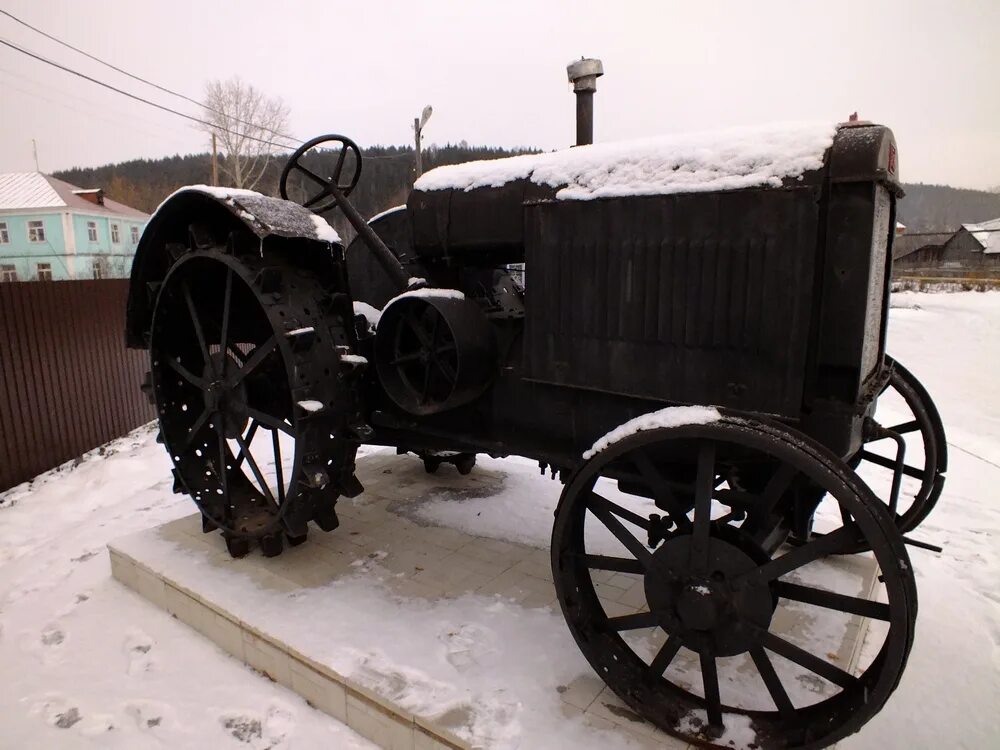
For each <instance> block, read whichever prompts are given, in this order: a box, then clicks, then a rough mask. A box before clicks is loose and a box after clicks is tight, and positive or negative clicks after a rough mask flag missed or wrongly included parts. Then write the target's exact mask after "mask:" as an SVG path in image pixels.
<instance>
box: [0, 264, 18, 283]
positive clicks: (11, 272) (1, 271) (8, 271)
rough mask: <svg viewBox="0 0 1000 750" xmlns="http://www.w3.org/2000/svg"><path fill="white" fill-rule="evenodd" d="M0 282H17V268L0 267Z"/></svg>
mask: <svg viewBox="0 0 1000 750" xmlns="http://www.w3.org/2000/svg"><path fill="white" fill-rule="evenodd" d="M0 281H17V266H6V265H4V266H0Z"/></svg>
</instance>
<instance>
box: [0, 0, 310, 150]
mask: <svg viewBox="0 0 1000 750" xmlns="http://www.w3.org/2000/svg"><path fill="white" fill-rule="evenodd" d="M0 13H2V14H3V15H5V16H7V17H8V18H10V19H11V20H12V21H15V22H17V23H19V24H21V25H22V26H25V27H26V28H29V29H31V30H32V31H34V32H35V33H36V34H41V35H42V36H44V37H45V38H46V39H51V40H52V41H53V42H55V43H56V44H61V45H62V46H63V47H66V48H67V49H71V50H73V51H74V52H76V53H78V54H81V55H83V56H84V57H86V58H89V59H91V60H93V61H94V62H97V63H100V64H101V65H104V66H105V67H108V68H111V70H114V71H116V72H118V73H121V74H122V75H124V76H128V77H129V78H131V79H133V80H135V81H139V82H140V83H144V84H146V85H147V86H152V87H153V88H155V89H159V90H160V91H162V92H164V93H165V94H170V95H171V96H176V97H177V98H178V99H183V100H184V101H186V102H190V103H191V104H195V105H197V106H199V107H201V108H203V109H205V110H208V111H209V112H212V113H214V114H217V115H220V116H222V117H227V118H230V119H232V120H234V121H235V122H238V123H239V124H240V125H247V126H249V127H254V128H260V129H261V130H266V131H267V132H269V133H272V134H274V135H275V136H278V137H279V138H285V139H287V140H290V141H294V142H301V140H300V139H299V138H296V137H295V136H291V135H288V134H286V133H282V132H281V131H278V130H273V129H271V128H269V127H266V126H264V125H258V124H257V123H254V122H247V121H246V120H241V119H240V118H238V117H235V116H233V115H229V114H226V113H225V112H222V111H220V110H218V109H215V108H214V107H210V106H208V105H207V104H205V103H204V102H200V101H198V100H197V99H194V98H192V97H190V96H187V95H186V94H182V93H180V92H178V91H174V90H173V89H168V88H167V87H166V86H161V85H160V84H158V83H154V82H153V81H150V80H148V79H146V78H143V77H142V76H137V75H135V74H134V73H129V72H128V71H127V70H124V69H123V68H119V67H118V66H117V65H113V64H112V63H109V62H107V61H106V60H102V59H101V58H99V57H97V56H96V55H92V54H90V53H89V52H86V51H84V50H82V49H80V48H79V47H74V46H73V45H72V44H70V43H69V42H65V41H63V40H62V39H59V38H58V37H56V36H53V35H52V34H49V33H48V32H45V31H42V30H41V29H39V28H37V27H36V26H32V25H31V24H30V23H28V22H27V21H24V20H22V19H20V18H18V17H17V16H15V15H14V14H13V13H10V12H9V11H6V10H3V9H2V8H0ZM220 129H223V130H224V128H220ZM227 132H231V131H227ZM284 148H288V146H284Z"/></svg>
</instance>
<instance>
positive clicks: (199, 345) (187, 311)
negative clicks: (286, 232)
mask: <svg viewBox="0 0 1000 750" xmlns="http://www.w3.org/2000/svg"><path fill="white" fill-rule="evenodd" d="M348 321H350V318H349V317H348V318H345V317H344V315H343V314H342V312H341V311H340V310H339V308H338V306H337V305H336V304H334V301H333V300H332V299H331V296H330V295H329V294H327V293H326V292H324V290H323V289H322V288H321V286H320V284H319V283H318V281H317V280H315V279H314V278H313V277H311V276H310V275H309V274H308V273H306V272H304V271H301V270H298V269H296V268H294V267H293V266H291V265H290V264H289V263H287V262H286V261H284V260H283V259H282V258H280V257H277V256H276V257H273V258H267V259H265V258H261V257H249V258H248V257H243V258H237V257H235V256H234V255H231V254H228V253H226V252H223V251H222V249H221V248H220V249H212V250H199V251H192V252H188V253H186V254H184V255H182V256H181V258H180V259H179V260H178V261H177V262H176V263H175V264H174V266H173V267H172V268H171V270H170V272H169V273H168V274H167V276H166V278H165V279H164V282H163V286H162V288H161V289H160V292H159V296H158V298H157V303H156V309H155V312H154V316H153V326H152V332H151V337H150V357H151V363H152V368H151V374H152V389H153V396H154V400H155V403H156V408H157V412H158V414H159V420H160V433H161V437H162V440H163V442H164V444H165V446H166V448H167V450H168V451H169V453H170V456H171V458H172V460H173V462H174V467H175V468H174V477H175V488H176V489H180V490H183V491H186V492H187V493H188V494H190V495H191V497H192V498H193V499H194V501H195V503H197V505H198V507H199V508H200V510H201V512H202V515H203V519H204V522H203V526H204V528H205V530H212V529H214V528H219V529H221V530H222V532H223V535H224V537H225V538H226V541H227V546H228V547H229V550H230V552H231V553H232V554H233V555H234V556H242V555H244V554H246V553H247V552H248V551H249V546H248V542H251V541H256V542H257V543H258V544H259V546H260V548H261V550H262V552H263V553H264V554H265V555H266V556H274V555H277V554H279V553H280V552H281V551H282V548H283V546H284V545H283V535H285V534H287V535H289V536H290V537H292V538H293V539H294V542H298V541H300V540H304V538H305V535H306V530H307V524H308V522H309V521H310V520H316V521H317V522H318V523H320V525H321V526H322V527H324V528H326V527H330V528H332V527H335V526H336V522H335V519H336V515H335V513H334V510H333V508H334V503H335V502H336V499H337V497H338V496H339V495H340V494H350V492H351V490H352V489H354V486H355V485H356V480H354V479H353V476H354V455H355V452H356V448H357V443H356V442H355V441H354V439H353V437H352V436H351V434H350V431H349V426H350V425H351V424H352V422H354V421H356V420H357V419H359V415H358V409H357V398H356V388H355V386H354V383H353V377H352V372H353V369H354V368H353V366H352V365H350V364H347V363H345V362H344V361H342V360H341V357H340V355H341V354H342V353H345V352H347V351H349V346H350V343H351V341H350V339H349V335H350V334H349V332H350V328H349V325H348ZM294 542H293V543H294Z"/></svg>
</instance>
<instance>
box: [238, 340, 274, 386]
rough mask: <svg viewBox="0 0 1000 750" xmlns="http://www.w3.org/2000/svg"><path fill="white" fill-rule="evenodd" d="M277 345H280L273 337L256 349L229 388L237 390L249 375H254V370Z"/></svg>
mask: <svg viewBox="0 0 1000 750" xmlns="http://www.w3.org/2000/svg"><path fill="white" fill-rule="evenodd" d="M277 345H278V341H277V339H275V337H274V336H271V338H269V339H268V340H267V341H265V342H264V343H263V344H261V345H260V346H258V347H257V348H256V349H254V350H253V353H252V354H251V355H250V356H249V357H247V359H246V361H245V362H244V363H243V366H242V367H241V368H240V369H239V370H237V371H236V374H235V375H233V377H232V379H231V380H230V381H229V387H230V388H235V387H236V386H237V385H239V384H240V383H241V382H242V381H243V379H244V378H245V377H246V376H247V375H249V374H250V373H252V372H253V371H254V370H256V369H257V367H259V366H260V364H261V363H262V362H263V361H264V360H265V359H266V358H267V356H268V355H269V354H270V353H271V352H272V351H274V348H275V347H276V346H277Z"/></svg>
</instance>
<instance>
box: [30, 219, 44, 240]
mask: <svg viewBox="0 0 1000 750" xmlns="http://www.w3.org/2000/svg"><path fill="white" fill-rule="evenodd" d="M28 241H29V242H45V226H44V225H43V224H42V222H40V221H29V222H28Z"/></svg>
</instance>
